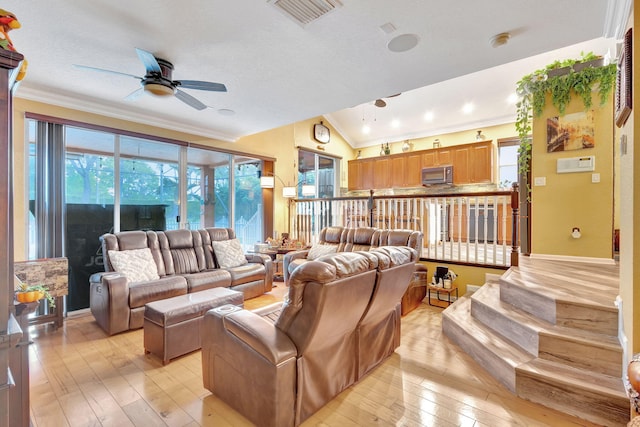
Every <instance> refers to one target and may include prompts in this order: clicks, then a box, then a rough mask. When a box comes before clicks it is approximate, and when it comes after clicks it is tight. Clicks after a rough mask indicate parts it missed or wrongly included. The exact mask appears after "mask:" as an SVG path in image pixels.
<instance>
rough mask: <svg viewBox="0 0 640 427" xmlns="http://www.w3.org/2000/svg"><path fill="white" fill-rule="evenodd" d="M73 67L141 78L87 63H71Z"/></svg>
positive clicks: (140, 78)
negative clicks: (90, 65)
mask: <svg viewBox="0 0 640 427" xmlns="http://www.w3.org/2000/svg"><path fill="white" fill-rule="evenodd" d="M73 67H74V68H78V69H81V70H91V71H98V72H101V73H109V74H119V75H121V76H127V77H133V78H134V79H138V80H142V77H140V76H134V75H133V74H127V73H121V72H120V71H112V70H106V69H104V68H96V67H89V66H87V65H78V64H73Z"/></svg>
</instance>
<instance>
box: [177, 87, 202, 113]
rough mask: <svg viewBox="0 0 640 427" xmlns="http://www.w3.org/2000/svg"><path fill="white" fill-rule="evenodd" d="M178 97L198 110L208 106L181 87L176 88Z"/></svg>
mask: <svg viewBox="0 0 640 427" xmlns="http://www.w3.org/2000/svg"><path fill="white" fill-rule="evenodd" d="M176 98H178V99H179V100H180V101H182V102H184V103H185V104H187V105H188V106H190V107H193V108H195V109H196V110H200V111H202V110H204V109H205V108H207V106H206V105H204V104H203V103H202V102H200V101H198V100H197V99H196V98H194V97H193V96H191V95H189V94H188V93H187V92H184V91H182V90H180V89H177V90H176Z"/></svg>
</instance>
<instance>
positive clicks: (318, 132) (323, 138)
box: [313, 122, 331, 144]
mask: <svg viewBox="0 0 640 427" xmlns="http://www.w3.org/2000/svg"><path fill="white" fill-rule="evenodd" d="M313 137H314V138H315V140H316V141H318V142H321V143H323V144H326V143H328V142H329V140H330V139H331V133H330V132H329V128H328V127H326V126H325V125H324V124H322V122H320V123H316V124H315V125H313Z"/></svg>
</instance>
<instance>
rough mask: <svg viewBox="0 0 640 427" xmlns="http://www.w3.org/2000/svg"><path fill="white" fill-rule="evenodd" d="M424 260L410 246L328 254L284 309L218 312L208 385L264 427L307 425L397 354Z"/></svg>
mask: <svg viewBox="0 0 640 427" xmlns="http://www.w3.org/2000/svg"><path fill="white" fill-rule="evenodd" d="M416 259H417V253H416V252H415V251H414V250H413V249H411V248H406V247H404V248H402V247H391V248H377V249H373V250H372V251H368V252H364V251H361V252H341V253H335V254H329V255H325V256H322V257H320V258H318V260H315V261H309V262H306V263H304V264H302V265H301V266H299V267H298V268H296V269H295V270H294V271H293V272H292V274H291V277H290V281H289V289H288V292H289V293H288V295H287V297H286V298H285V302H284V304H282V306H281V307H279V306H271V307H267V308H263V309H261V310H256V311H255V312H250V311H247V310H243V309H239V308H236V307H232V306H223V307H219V308H216V309H213V310H211V311H209V312H208V313H207V314H206V315H205V319H204V325H203V335H202V373H203V379H204V386H205V387H206V388H207V389H209V390H210V391H212V392H213V393H214V394H215V395H217V396H218V397H220V398H221V399H222V400H223V401H225V402H226V403H227V404H229V405H230V406H232V407H233V408H235V409H236V410H238V411H239V412H240V413H242V414H243V415H244V416H245V417H247V418H248V419H249V420H251V421H252V422H253V423H255V424H257V425H259V426H285V427H286V426H293V425H298V424H300V423H302V422H303V421H304V420H306V419H307V418H309V417H310V416H311V415H312V414H313V413H315V412H316V411H317V410H318V409H320V408H321V407H322V406H324V405H325V404H326V403H327V402H329V401H330V400H331V399H332V398H333V397H335V396H336V395H337V394H339V393H340V392H341V391H343V390H344V389H346V388H347V387H349V386H350V385H352V384H354V383H355V382H356V381H357V380H358V379H359V378H360V377H361V376H362V375H364V374H365V373H366V372H368V371H370V370H371V369H372V368H373V367H374V366H377V365H378V364H379V363H381V362H382V361H383V360H385V359H386V358H387V357H388V356H389V355H390V354H391V353H393V350H394V349H395V348H397V346H398V345H399V342H400V336H399V333H400V313H399V304H400V297H401V296H402V293H403V292H404V290H405V289H406V287H407V285H408V282H409V277H410V275H411V273H412V272H413V268H414V266H413V264H414V262H415V260H416ZM276 308H281V310H282V311H281V313H279V314H278V312H277V311H276ZM268 319H274V320H275V323H274V322H273V321H272V320H268Z"/></svg>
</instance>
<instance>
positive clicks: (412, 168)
mask: <svg viewBox="0 0 640 427" xmlns="http://www.w3.org/2000/svg"><path fill="white" fill-rule="evenodd" d="M404 158H405V160H406V161H405V162H404V163H405V167H404V171H405V180H404V185H403V187H420V186H421V185H422V183H421V182H420V181H421V171H422V164H421V160H422V155H421V154H413V153H411V154H409V155H406V156H404Z"/></svg>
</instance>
